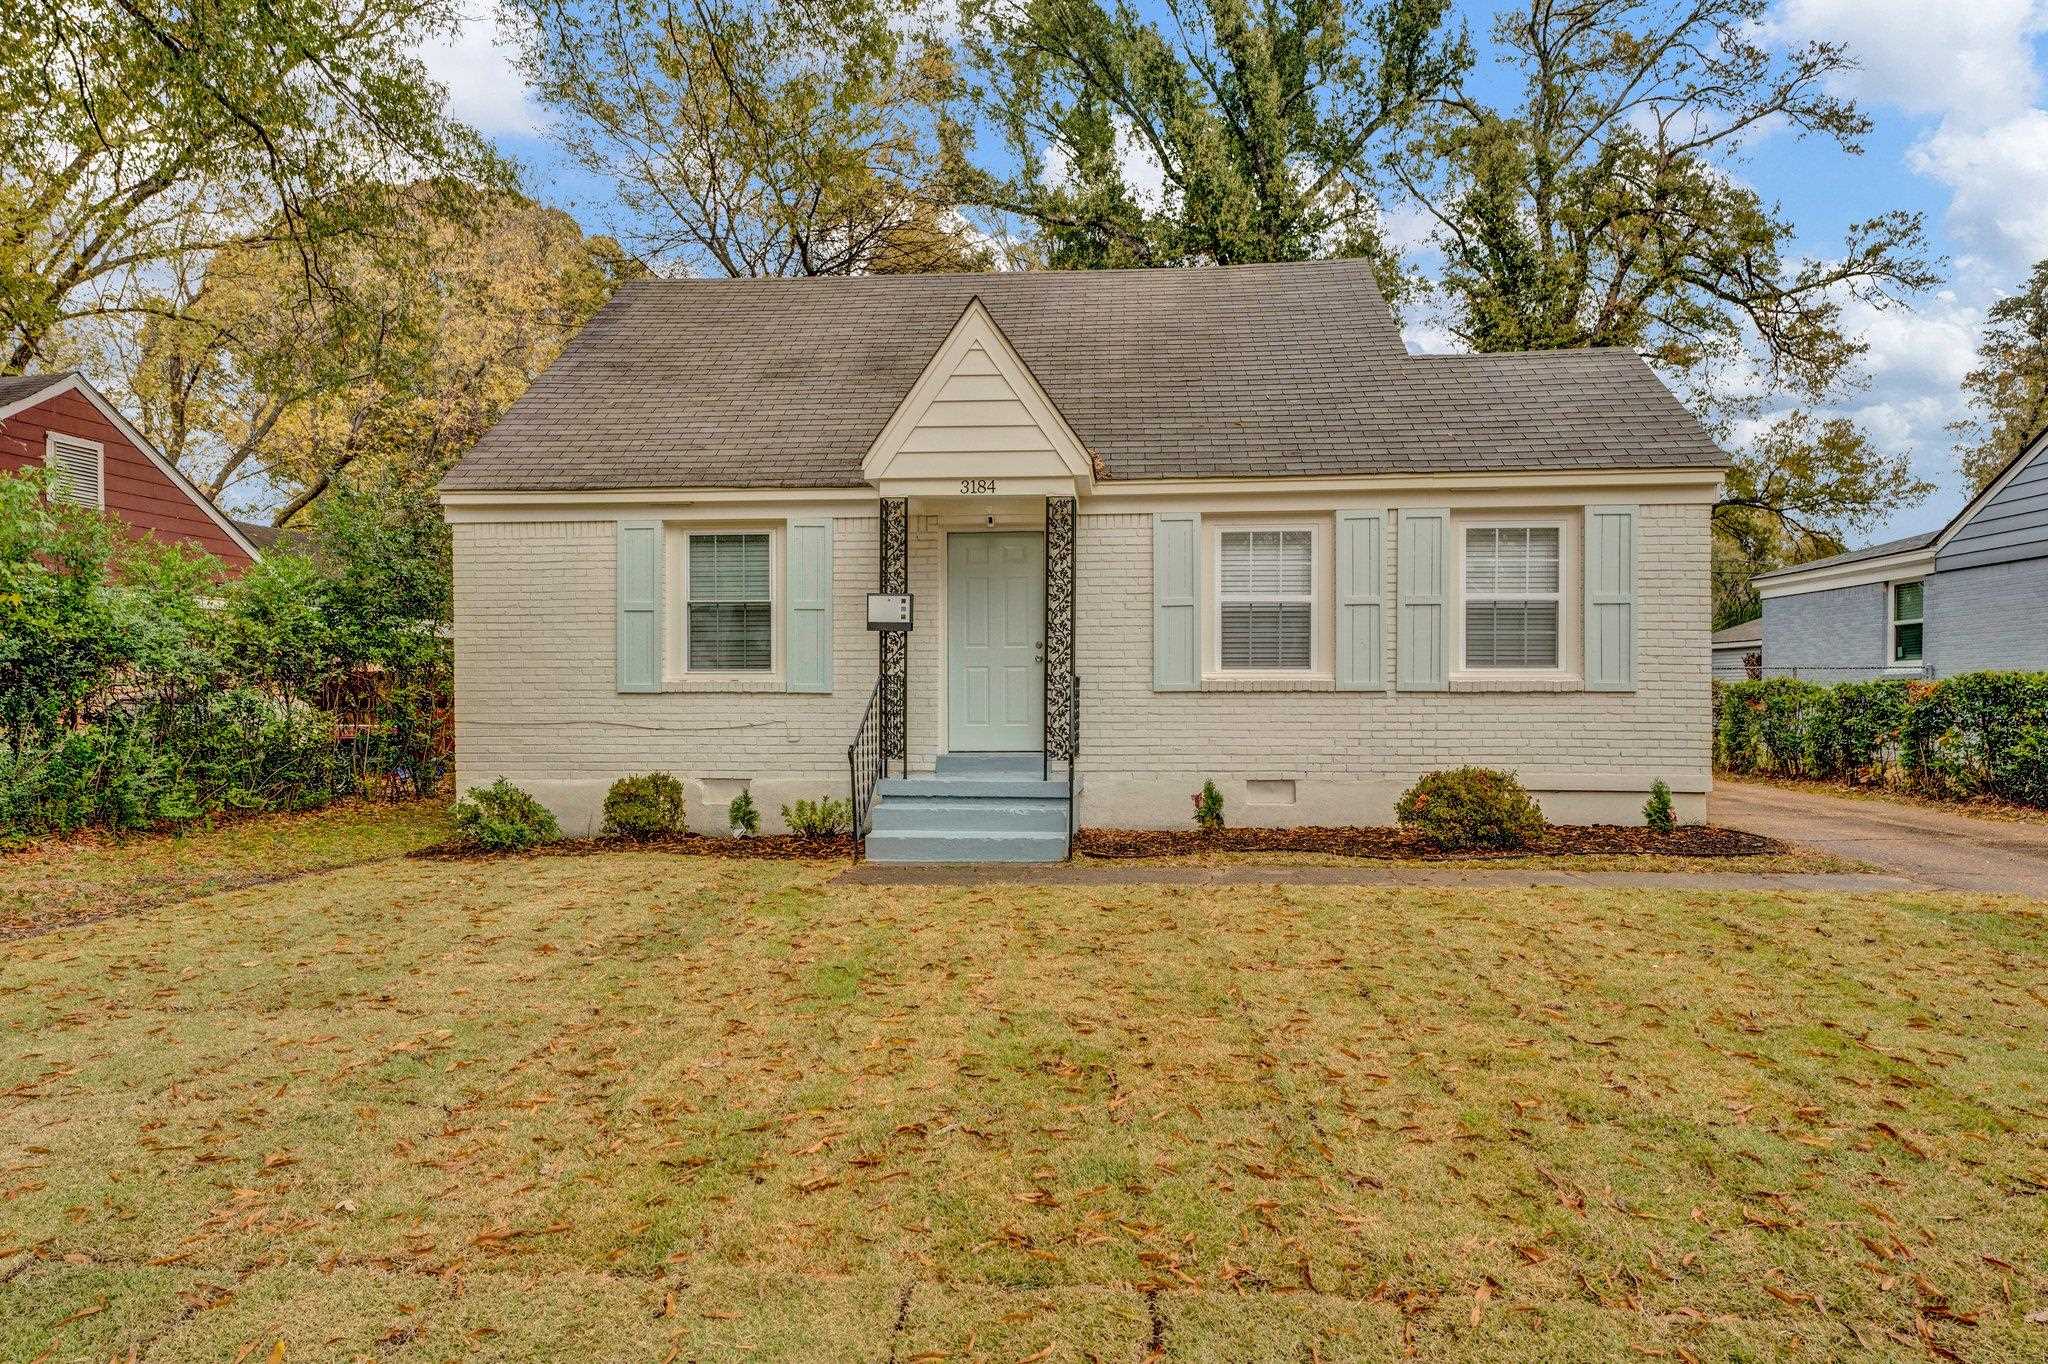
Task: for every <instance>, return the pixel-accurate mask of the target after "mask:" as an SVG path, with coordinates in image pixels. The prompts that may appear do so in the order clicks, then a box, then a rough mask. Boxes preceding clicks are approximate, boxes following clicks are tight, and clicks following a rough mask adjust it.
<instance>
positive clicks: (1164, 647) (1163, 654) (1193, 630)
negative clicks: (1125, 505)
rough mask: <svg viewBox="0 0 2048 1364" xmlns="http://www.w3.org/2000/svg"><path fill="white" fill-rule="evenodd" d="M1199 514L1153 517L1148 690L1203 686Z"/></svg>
mask: <svg viewBox="0 0 2048 1364" xmlns="http://www.w3.org/2000/svg"><path fill="white" fill-rule="evenodd" d="M1201 528H1202V518H1201V517H1199V516H1196V515H1193V514H1192V513H1186V514H1182V513H1176V514H1174V515H1167V514H1166V513H1164V512H1162V513H1160V514H1158V515H1156V516H1154V517H1153V518H1152V689H1153V690H1154V691H1192V690H1194V689H1195V688H1196V687H1198V686H1200V685H1201V680H1202V669H1201V663H1200V654H1201V639H1202V628H1201V624H1202V622H1201V614H1200V613H1201V607H1200V605H1199V597H1200V592H1199V585H1198V583H1197V581H1196V579H1197V578H1198V577H1199V575H1200V571H1201V569H1200V565H1201V562H1202V557H1201V555H1200V554H1199V553H1198V552H1197V545H1198V541H1197V537H1198V536H1199V535H1200V534H1201Z"/></svg>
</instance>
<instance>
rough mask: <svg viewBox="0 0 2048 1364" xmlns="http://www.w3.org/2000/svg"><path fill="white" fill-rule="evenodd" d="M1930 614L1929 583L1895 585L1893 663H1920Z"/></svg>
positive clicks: (1893, 593) (1893, 585) (1893, 594)
mask: <svg viewBox="0 0 2048 1364" xmlns="http://www.w3.org/2000/svg"><path fill="white" fill-rule="evenodd" d="M1926 611H1927V584H1926V583H1924V582H1913V583H1893V584H1892V663H1893V664H1894V665H1895V666H1896V665H1898V664H1911V663H1918V662H1919V661H1920V645H1921V632H1922V630H1923V628H1924V626H1925V617H1926Z"/></svg>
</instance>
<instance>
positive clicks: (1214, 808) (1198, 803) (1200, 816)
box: [1190, 781, 1223, 834]
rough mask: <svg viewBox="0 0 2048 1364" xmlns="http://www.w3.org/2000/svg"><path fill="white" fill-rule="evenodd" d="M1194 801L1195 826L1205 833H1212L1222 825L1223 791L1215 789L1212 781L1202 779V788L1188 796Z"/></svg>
mask: <svg viewBox="0 0 2048 1364" xmlns="http://www.w3.org/2000/svg"><path fill="white" fill-rule="evenodd" d="M1190 799H1192V800H1193V801H1194V803H1195V827H1196V828H1197V829H1200V830H1201V831H1202V832H1203V833H1205V834H1213V833H1216V832H1217V831H1219V830H1220V829H1222V827H1223V793H1222V792H1221V791H1218V790H1217V789H1216V783H1215V782H1213V781H1204V782H1203V783H1202V789H1201V790H1199V791H1197V792H1195V794H1194V795H1193V796H1192V797H1190Z"/></svg>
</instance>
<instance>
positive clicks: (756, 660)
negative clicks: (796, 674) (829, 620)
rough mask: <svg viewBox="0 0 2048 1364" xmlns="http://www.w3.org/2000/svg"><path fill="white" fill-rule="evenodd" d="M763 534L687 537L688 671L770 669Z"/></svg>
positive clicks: (769, 589) (769, 596) (770, 611)
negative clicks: (688, 555)
mask: <svg viewBox="0 0 2048 1364" xmlns="http://www.w3.org/2000/svg"><path fill="white" fill-rule="evenodd" d="M768 539H769V537H768V534H767V532H766V531H757V532H749V533H718V534H709V535H692V536H691V537H690V565H689V573H690V601H689V608H688V613H689V626H688V631H689V633H688V638H689V667H690V670H691V671H692V672H767V671H768V670H769V669H771V668H773V667H774V665H775V648H774V629H775V625H774V621H775V609H774V601H773V590H774V589H773V574H772V573H771V571H770V568H769V562H768Z"/></svg>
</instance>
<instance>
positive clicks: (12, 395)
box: [0, 373, 71, 407]
mask: <svg viewBox="0 0 2048 1364" xmlns="http://www.w3.org/2000/svg"><path fill="white" fill-rule="evenodd" d="M70 377H71V375H70V374H68V373H65V374H0V407H5V406H7V405H8V404H9V403H18V402H20V401H21V400H22V399H24V398H33V397H35V396H36V394H38V393H41V392H42V391H43V390H44V389H46V388H55V387H56V386H57V385H59V384H61V383H63V382H64V381H65V380H66V379H69V378H70Z"/></svg>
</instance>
